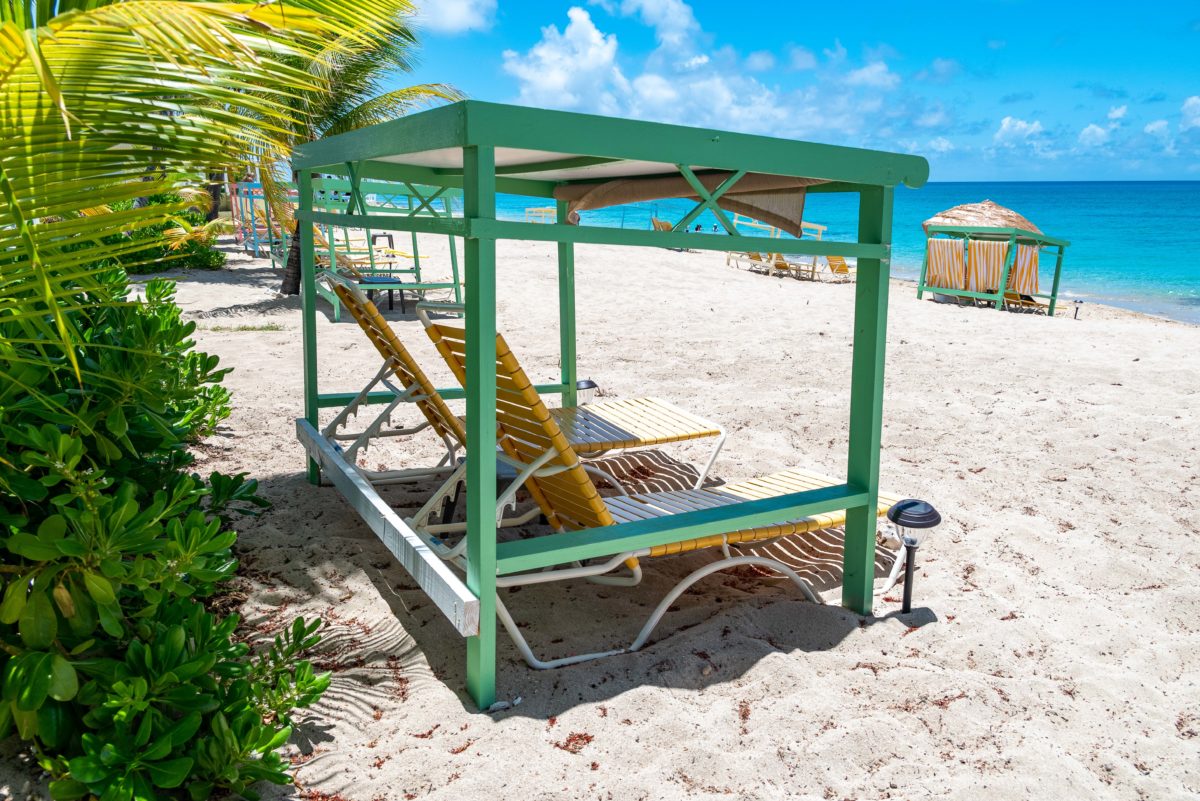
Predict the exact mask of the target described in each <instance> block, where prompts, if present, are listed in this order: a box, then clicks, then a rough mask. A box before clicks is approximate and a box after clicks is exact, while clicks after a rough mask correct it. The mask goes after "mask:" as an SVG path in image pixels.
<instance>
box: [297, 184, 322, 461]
mask: <svg viewBox="0 0 1200 801" xmlns="http://www.w3.org/2000/svg"><path fill="white" fill-rule="evenodd" d="M299 178H300V187H299V189H300V198H299V202H300V208H301V209H309V208H312V202H313V191H312V174H311V173H309V172H308V171H307V170H302V171H301V172H300V175H299ZM298 229H299V231H298V233H299V235H300V274H301V287H300V308H301V313H302V317H303V321H304V335H303V338H302V347H303V349H304V419H305V420H307V421H308V422H309V423H310V424H311V425H312V426H313V427H314V428H315V427H316V425H317V281H316V275H317V268H316V264H317V259H316V252H315V250H314V245H313V228H312V226H311V225H304V224H301V225H299V226H298ZM308 480H309V481H310V482H311V483H313V484H317V483H319V482H320V480H321V476H320V469H319V468H318V466H317V463H316V461H315V460H313V459H312V458H309V459H308Z"/></svg>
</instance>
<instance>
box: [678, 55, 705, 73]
mask: <svg viewBox="0 0 1200 801" xmlns="http://www.w3.org/2000/svg"><path fill="white" fill-rule="evenodd" d="M707 63H708V56H706V55H704V54H703V53H701V54H700V55H698V56H692V57H691V58H689V59H688V60H687V61H685V62H683V63H682V64H680V65H679V66H680V67H682V68H683V69H685V70H694V69H696V68H697V67H703V66H704V65H705V64H707Z"/></svg>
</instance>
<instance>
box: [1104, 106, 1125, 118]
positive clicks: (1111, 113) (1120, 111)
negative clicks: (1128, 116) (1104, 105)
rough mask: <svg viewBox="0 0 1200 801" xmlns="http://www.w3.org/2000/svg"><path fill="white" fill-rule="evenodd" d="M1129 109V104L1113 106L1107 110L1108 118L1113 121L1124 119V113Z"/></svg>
mask: <svg viewBox="0 0 1200 801" xmlns="http://www.w3.org/2000/svg"><path fill="white" fill-rule="evenodd" d="M1127 111H1129V106H1113V107H1112V108H1110V109H1109V110H1108V118H1109V119H1110V120H1112V121H1113V122H1116V121H1117V120H1122V119H1125V113H1126V112H1127Z"/></svg>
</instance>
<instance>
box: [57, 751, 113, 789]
mask: <svg viewBox="0 0 1200 801" xmlns="http://www.w3.org/2000/svg"><path fill="white" fill-rule="evenodd" d="M67 770H69V771H70V772H71V778H72V779H75V780H76V781H79V782H83V783H84V784H88V785H95V784H99V783H100V782H102V781H104V780H105V779H107V778H108V775H109V768H108V766H107V765H105V764H104V763H103V762H101V761H100V758H99V757H97V756H93V755H91V754H88V755H87V756H81V757H75V758H74V759H72V760H71V761H70V762H68V763H67Z"/></svg>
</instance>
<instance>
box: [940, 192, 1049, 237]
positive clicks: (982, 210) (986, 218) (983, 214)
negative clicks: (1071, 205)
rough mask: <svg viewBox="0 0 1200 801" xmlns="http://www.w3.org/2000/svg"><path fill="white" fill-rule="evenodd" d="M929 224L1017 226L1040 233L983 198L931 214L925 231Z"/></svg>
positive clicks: (1029, 223)
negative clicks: (980, 200) (981, 200)
mask: <svg viewBox="0 0 1200 801" xmlns="http://www.w3.org/2000/svg"><path fill="white" fill-rule="evenodd" d="M931 225H946V226H953V227H956V228H958V227H963V226H971V227H980V228H1019V229H1021V230H1022V231H1029V232H1031V233H1035V234H1040V233H1042V229H1041V228H1038V227H1037V226H1036V225H1034V224H1033V223H1031V222H1030V221H1029V220H1028V219H1026V218H1025V217H1023V216H1022V215H1020V214H1017V213H1016V212H1015V211H1013V210H1012V209H1010V208H1007V207H1005V206H1001V205H1000V204H999V203H993V202H992V201H990V200H985V201H983V202H982V203H963V204H962V205H961V206H955V207H954V208H952V209H946V210H945V211H943V212H940V213H938V214H935V215H933V216H932V217H930V218H929V219H928V220H926V221H925V222H924V223H923V226H924V228H925V233H926V234H928V233H929V226H931Z"/></svg>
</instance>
